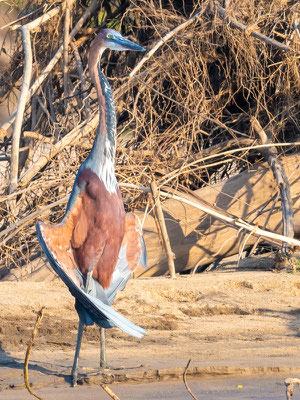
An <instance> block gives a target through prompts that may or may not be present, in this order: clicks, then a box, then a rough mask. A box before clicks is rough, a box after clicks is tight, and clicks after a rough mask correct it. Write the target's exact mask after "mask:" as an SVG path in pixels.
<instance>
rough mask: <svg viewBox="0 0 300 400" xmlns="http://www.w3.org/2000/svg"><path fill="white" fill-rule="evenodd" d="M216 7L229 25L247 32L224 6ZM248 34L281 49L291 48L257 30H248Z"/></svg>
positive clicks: (244, 26)
mask: <svg viewBox="0 0 300 400" xmlns="http://www.w3.org/2000/svg"><path fill="white" fill-rule="evenodd" d="M216 9H217V12H218V14H219V15H220V17H222V18H225V19H226V20H228V21H229V23H230V25H231V26H232V27H233V28H237V29H239V30H240V31H243V32H247V29H248V27H247V25H244V24H242V23H241V22H238V21H236V20H235V19H234V18H232V17H230V16H229V15H228V14H227V11H226V10H225V8H223V7H221V6H220V5H216ZM249 35H250V36H253V37H255V38H256V39H259V40H261V41H262V42H265V43H267V44H270V45H271V46H273V47H276V48H278V49H280V50H283V51H290V50H291V48H290V47H289V46H287V45H286V44H283V43H280V42H278V40H275V39H272V38H270V37H269V36H266V35H264V34H263V33H260V32H257V31H251V32H249Z"/></svg>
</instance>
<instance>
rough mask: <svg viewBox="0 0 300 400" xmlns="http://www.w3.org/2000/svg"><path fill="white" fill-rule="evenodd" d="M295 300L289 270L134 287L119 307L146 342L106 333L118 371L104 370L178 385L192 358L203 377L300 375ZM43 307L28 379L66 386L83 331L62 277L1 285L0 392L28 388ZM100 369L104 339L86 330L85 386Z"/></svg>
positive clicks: (299, 281)
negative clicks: (27, 359)
mask: <svg viewBox="0 0 300 400" xmlns="http://www.w3.org/2000/svg"><path fill="white" fill-rule="evenodd" d="M299 297H300V275H299V274H298V273H288V272H286V271H283V272H279V273H275V272H271V271H253V270H249V271H236V270H227V271H226V270H225V271H224V270H222V271H220V272H210V273H206V274H201V275H196V276H188V275H186V276H180V277H178V278H177V279H176V280H172V279H170V278H163V277H161V278H145V279H132V280H130V281H129V283H128V285H127V287H126V289H125V290H124V291H123V292H121V293H119V295H118V297H117V299H116V301H115V306H114V307H115V309H116V310H118V311H119V312H120V313H122V314H123V315H124V316H126V317H127V318H129V319H130V320H132V321H133V322H135V323H136V324H138V325H140V326H142V327H144V328H145V329H147V335H145V336H144V337H143V338H142V339H136V338H132V337H130V336H128V335H127V334H125V333H123V332H121V331H120V330H119V329H118V328H113V329H111V330H109V331H107V353H108V361H109V364H110V366H111V368H112V370H111V371H107V376H108V377H109V376H110V377H111V379H109V378H107V377H106V378H107V379H108V380H111V381H112V380H122V379H121V378H118V377H119V376H123V377H126V376H127V377H128V380H131V381H139V380H143V381H145V380H147V379H148V380H153V379H155V377H156V378H158V377H159V375H160V376H161V377H163V376H167V377H172V376H173V377H176V374H177V375H178V376H179V375H180V374H181V373H182V371H183V368H184V367H185V365H186V363H187V361H188V359H190V358H192V364H191V366H192V369H193V368H194V372H195V374H196V372H197V371H198V375H199V374H200V375H201V374H202V375H203V374H204V375H205V374H206V373H207V375H211V374H215V375H218V374H220V375H222V374H224V373H225V374H232V375H236V374H251V373H255V372H257V373H261V374H268V373H272V372H285V371H286V373H287V374H289V371H291V372H293V371H294V372H295V373H298V372H300V358H299V328H300V307H299ZM43 306H45V307H46V311H45V316H44V318H43V320H42V323H41V325H40V328H39V330H38V334H37V337H36V340H35V344H34V347H33V350H32V353H31V356H30V361H31V364H30V368H29V373H30V376H31V377H32V381H33V383H35V384H36V385H37V386H39V384H40V385H42V386H47V384H48V383H49V384H53V382H56V383H59V382H62V383H65V384H66V383H68V376H69V373H70V368H71V365H72V359H73V353H74V347H75V342H76V333H77V324H78V318H77V314H76V311H75V310H74V298H73V297H72V296H71V295H70V293H69V291H68V290H67V289H66V288H65V286H64V284H63V283H62V282H60V281H59V280H57V279H56V280H54V281H52V282H28V281H26V282H0V316H1V325H0V390H5V389H9V388H12V387H15V388H20V387H21V386H22V384H23V381H22V379H23V378H22V367H23V361H24V356H25V351H26V348H27V344H28V341H29V339H30V336H31V333H32V329H33V326H34V323H35V320H36V312H37V311H38V310H39V309H40V308H41V307H43ZM98 363H99V331H98V329H97V327H96V326H93V327H88V328H87V329H86V331H85V332H84V338H83V345H82V351H81V360H80V373H81V375H80V376H82V377H85V378H86V379H82V382H81V383H88V384H92V383H93V382H94V381H93V379H92V378H91V379H87V377H94V376H98V375H97V374H96V372H97V371H98ZM197 368H198V370H197ZM145 371H146V372H145ZM147 371H148V375H147ZM151 371H152V372H153V371H154V372H153V373H152V375H151ZM155 371H156V372H155ZM157 371H160V372H157ZM130 376H131V378H132V379H131V378H130ZM147 377H148V378H147ZM162 379H163V378H162ZM124 381H126V379H125V378H124Z"/></svg>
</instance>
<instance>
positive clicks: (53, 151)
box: [19, 115, 99, 186]
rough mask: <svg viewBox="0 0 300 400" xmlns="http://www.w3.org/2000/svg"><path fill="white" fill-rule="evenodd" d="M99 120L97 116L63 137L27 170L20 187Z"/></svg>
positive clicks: (91, 128) (90, 129) (94, 126)
mask: <svg viewBox="0 0 300 400" xmlns="http://www.w3.org/2000/svg"><path fill="white" fill-rule="evenodd" d="M98 120H99V116H98V115H97V116H96V117H94V118H92V119H91V120H90V121H89V122H88V123H86V122H83V123H81V124H80V125H79V126H77V127H76V128H74V129H73V130H72V131H71V132H69V133H68V134H67V135H66V136H64V137H63V138H62V139H61V140H60V141H59V142H57V143H55V144H54V145H53V146H52V147H51V148H50V149H49V150H48V151H47V153H44V154H43V155H42V156H41V157H40V158H39V159H38V160H37V162H35V163H34V165H32V167H31V168H29V169H28V170H27V171H26V172H25V173H24V175H23V176H22V177H21V178H20V180H19V185H20V186H25V185H27V184H28V182H30V180H31V179H32V178H33V177H34V176H35V175H36V174H37V173H38V172H39V171H40V170H41V168H43V167H44V166H45V165H46V164H47V163H48V162H49V161H50V160H51V159H52V158H53V157H55V156H56V155H57V154H58V153H59V152H60V151H61V150H62V149H64V148H65V147H66V146H69V145H70V144H71V143H72V142H73V141H76V140H78V139H79V138H80V137H82V136H84V135H85V134H87V133H88V132H90V131H92V130H93V129H95V128H96V126H97V123H98Z"/></svg>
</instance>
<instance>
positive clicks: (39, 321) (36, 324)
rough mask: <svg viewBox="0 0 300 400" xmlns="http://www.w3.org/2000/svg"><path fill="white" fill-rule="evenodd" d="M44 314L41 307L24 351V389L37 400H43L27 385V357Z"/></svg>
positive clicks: (43, 308) (43, 309)
mask: <svg viewBox="0 0 300 400" xmlns="http://www.w3.org/2000/svg"><path fill="white" fill-rule="evenodd" d="M44 312H45V307H42V308H41V309H40V311H39V312H38V313H37V318H36V322H35V326H34V329H33V332H32V336H31V338H30V341H29V344H28V347H27V350H26V355H25V361H24V382H25V386H26V389H27V390H28V392H29V393H30V394H31V395H32V396H34V397H36V398H37V399H39V400H43V398H42V397H40V396H38V395H37V394H36V393H35V392H34V391H33V390H32V389H31V387H30V383H29V379H28V363H29V357H30V353H31V349H32V346H33V343H34V339H35V336H36V334H37V331H38V328H39V325H40V323H41V321H42V319H43V316H44Z"/></svg>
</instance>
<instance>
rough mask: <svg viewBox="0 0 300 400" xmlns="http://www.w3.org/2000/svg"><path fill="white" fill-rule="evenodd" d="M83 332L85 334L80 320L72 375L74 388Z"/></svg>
mask: <svg viewBox="0 0 300 400" xmlns="http://www.w3.org/2000/svg"><path fill="white" fill-rule="evenodd" d="M82 332H83V323H82V322H81V321H80V320H79V324H78V332H77V342H76V350H75V356H74V361H73V367H72V374H71V378H72V386H73V387H74V386H76V385H77V374H78V358H79V352H80V346H81V339H82Z"/></svg>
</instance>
